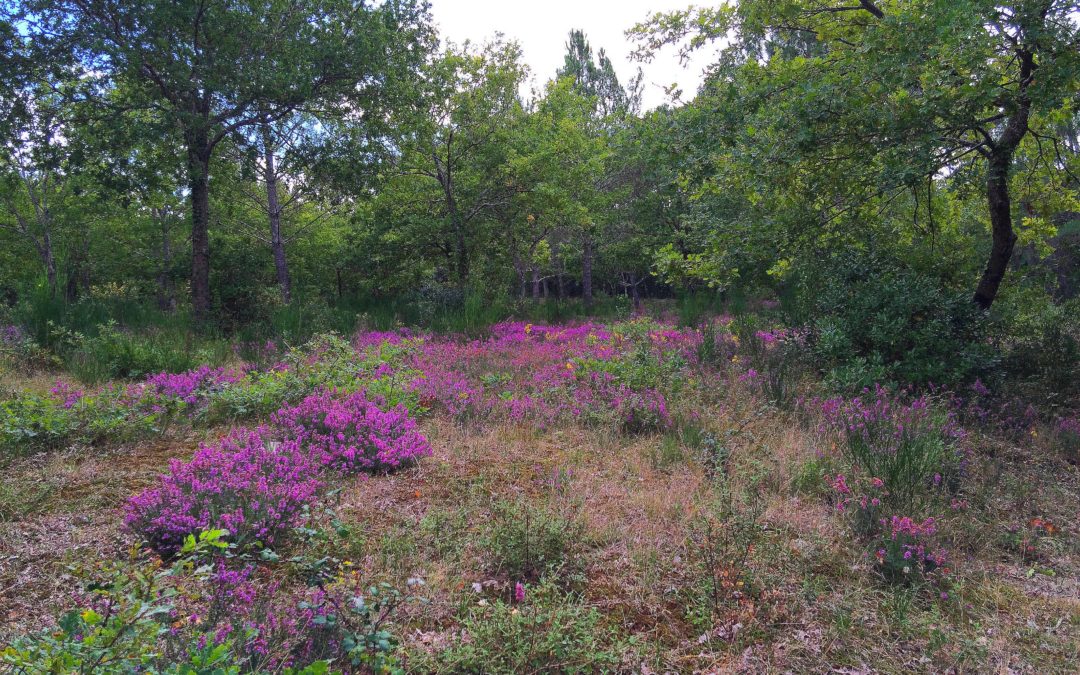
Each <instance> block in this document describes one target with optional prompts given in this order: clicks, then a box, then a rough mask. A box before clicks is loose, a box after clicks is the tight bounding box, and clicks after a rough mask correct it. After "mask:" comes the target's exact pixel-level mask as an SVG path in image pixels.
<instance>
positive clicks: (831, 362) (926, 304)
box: [795, 256, 995, 390]
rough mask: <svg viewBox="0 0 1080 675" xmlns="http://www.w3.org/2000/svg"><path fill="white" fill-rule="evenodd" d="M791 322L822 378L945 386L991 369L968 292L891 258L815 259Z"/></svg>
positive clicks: (852, 383)
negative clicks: (799, 327) (802, 329)
mask: <svg viewBox="0 0 1080 675" xmlns="http://www.w3.org/2000/svg"><path fill="white" fill-rule="evenodd" d="M795 315H796V318H797V319H800V320H803V321H806V322H808V324H809V327H810V328H811V336H810V337H811V342H812V344H813V347H814V353H815V354H816V356H817V357H818V359H819V361H820V363H821V365H822V368H823V370H825V371H827V372H828V371H832V374H831V375H830V380H831V381H832V382H833V383H834V384H836V385H838V386H844V387H847V388H851V389H853V390H858V389H861V388H863V387H868V386H872V385H873V384H875V383H884V382H890V381H891V382H904V383H914V384H927V383H934V384H939V385H941V384H953V383H957V382H960V381H963V380H965V379H969V378H972V377H974V376H976V375H978V374H982V373H985V372H986V371H987V370H989V369H990V368H991V367H993V365H994V363H995V360H994V358H993V351H992V350H991V349H990V347H989V346H988V344H987V343H986V337H987V334H988V328H987V326H986V324H985V320H984V319H983V317H982V315H981V313H980V312H979V311H978V309H977V308H976V306H975V304H974V303H973V302H971V295H970V289H966V288H965V289H962V290H952V289H950V288H948V287H946V286H945V285H944V284H943V283H942V282H941V281H940V280H939V279H936V278H934V277H931V276H929V275H926V274H921V273H919V272H916V271H914V270H911V269H909V268H907V267H905V266H904V265H903V264H902V263H900V262H899V261H887V260H882V259H877V258H872V257H865V256H852V257H846V258H840V259H839V260H830V261H821V260H816V261H815V262H814V267H813V269H812V271H811V272H810V273H808V274H805V275H804V276H803V278H802V285H801V287H800V291H799V303H798V307H797V309H796V311H795Z"/></svg>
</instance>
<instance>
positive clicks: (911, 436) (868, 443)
mask: <svg viewBox="0 0 1080 675" xmlns="http://www.w3.org/2000/svg"><path fill="white" fill-rule="evenodd" d="M863 394H864V396H863V397H856V398H853V399H842V398H836V399H830V400H827V401H824V402H823V403H822V412H823V413H824V414H825V418H826V420H827V421H828V422H829V423H830V424H831V425H832V427H833V428H834V429H835V430H837V431H838V432H839V433H840V434H841V436H843V438H844V444H843V447H844V451H845V453H846V455H847V456H848V458H849V459H850V460H851V462H852V463H853V464H854V465H856V466H858V467H859V468H860V469H862V470H863V471H864V472H865V473H867V474H868V475H871V476H876V477H879V478H880V479H881V480H882V481H884V485H885V487H886V489H887V490H888V492H889V494H890V496H891V497H892V499H893V500H895V502H896V503H897V504H898V505H901V506H905V507H906V506H910V505H911V503H912V502H913V501H915V500H916V498H917V497H918V496H919V494H920V493H921V492H922V491H924V490H925V489H926V488H929V487H932V486H933V487H939V486H943V485H944V486H946V487H955V483H956V481H957V480H958V479H959V476H960V472H961V470H962V468H963V454H962V448H961V444H960V441H962V440H963V438H964V437H965V433H964V431H963V429H961V428H960V427H959V426H958V425H957V424H956V422H955V420H954V419H953V417H952V416H951V414H949V413H946V412H940V411H938V410H936V409H935V408H934V407H933V406H932V405H931V401H930V398H929V397H928V396H925V395H924V396H920V397H918V398H915V399H912V400H910V401H904V400H903V399H902V398H901V397H899V396H895V395H893V394H892V393H890V392H889V391H888V390H886V389H884V388H883V387H880V386H879V387H876V388H875V390H874V391H873V392H870V391H869V390H867V391H864V392H863Z"/></svg>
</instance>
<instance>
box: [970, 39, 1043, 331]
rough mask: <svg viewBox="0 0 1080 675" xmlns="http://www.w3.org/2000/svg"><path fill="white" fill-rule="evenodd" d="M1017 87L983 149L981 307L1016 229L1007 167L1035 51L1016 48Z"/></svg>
mask: <svg viewBox="0 0 1080 675" xmlns="http://www.w3.org/2000/svg"><path fill="white" fill-rule="evenodd" d="M1017 57H1018V58H1019V59H1020V78H1019V79H1020V84H1019V87H1020V90H1019V93H1018V95H1017V100H1016V107H1015V108H1014V109H1013V111H1012V113H1010V115H1009V118H1008V121H1007V122H1006V123H1005V130H1004V131H1002V133H1001V137H1000V138H999V139H998V140H997V141H996V142H993V143H990V144H989V145H990V149H989V150H988V151H987V152H986V153H985V154H986V158H987V164H988V166H987V176H986V201H987V205H988V206H989V209H990V233H991V237H992V243H991V246H990V258H989V259H988V260H987V261H986V268H985V269H984V270H983V274H982V278H981V279H980V280H979V285H978V286H977V287H976V288H975V297H974V298H973V300H974V301H975V304H976V305H978V306H979V307H980V308H981V309H983V310H987V309H990V306H991V305H993V304H994V299H995V298H997V294H998V288H999V287H1000V286H1001V280H1002V279H1004V278H1005V271H1006V270H1007V269H1008V268H1009V260H1010V259H1011V258H1012V253H1013V248H1014V247H1015V246H1016V233H1015V232H1013V224H1012V202H1011V201H1010V198H1009V170H1010V169H1011V168H1012V163H1013V154H1014V153H1015V152H1016V149H1017V148H1018V147H1019V146H1020V141H1022V140H1023V139H1024V136H1025V135H1026V134H1027V132H1028V117H1029V116H1030V114H1031V98H1030V97H1029V95H1028V91H1027V88H1028V86H1029V85H1030V84H1031V82H1033V75H1034V72H1035V67H1036V64H1035V55H1034V54H1033V53H1032V52H1031V51H1028V50H1020V51H1019V52H1018V54H1017Z"/></svg>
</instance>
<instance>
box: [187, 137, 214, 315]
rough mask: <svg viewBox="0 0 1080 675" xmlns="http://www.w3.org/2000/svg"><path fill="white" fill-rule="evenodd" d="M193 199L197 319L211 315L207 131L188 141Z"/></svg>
mask: <svg viewBox="0 0 1080 675" xmlns="http://www.w3.org/2000/svg"><path fill="white" fill-rule="evenodd" d="M188 187H189V188H190V192H191V195H190V200H191V307H192V309H193V310H194V312H195V320H196V321H197V322H200V323H203V322H205V321H207V320H208V319H209V318H210V141H209V139H208V137H207V135H206V133H205V132H203V133H201V134H200V133H195V134H192V135H191V137H190V138H189V141H188Z"/></svg>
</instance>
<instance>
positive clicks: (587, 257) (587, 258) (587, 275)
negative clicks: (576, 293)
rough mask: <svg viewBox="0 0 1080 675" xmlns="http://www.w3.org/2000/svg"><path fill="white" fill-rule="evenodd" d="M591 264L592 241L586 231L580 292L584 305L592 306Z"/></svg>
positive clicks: (588, 307) (589, 307)
mask: <svg viewBox="0 0 1080 675" xmlns="http://www.w3.org/2000/svg"><path fill="white" fill-rule="evenodd" d="M592 266H593V241H592V237H591V236H589V234H588V233H586V234H585V241H584V247H583V251H582V254H581V294H582V297H583V298H584V299H585V307H586V308H587V309H591V308H592V304H593V292H592Z"/></svg>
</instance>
